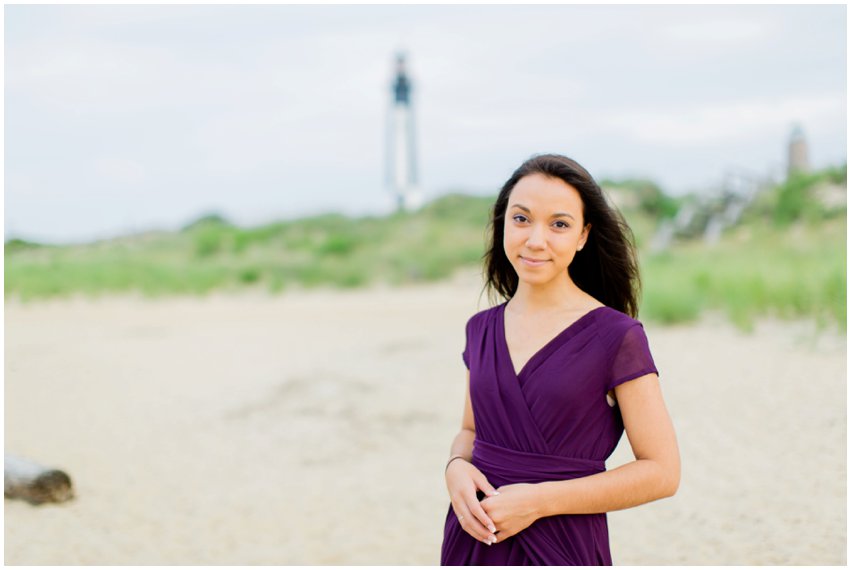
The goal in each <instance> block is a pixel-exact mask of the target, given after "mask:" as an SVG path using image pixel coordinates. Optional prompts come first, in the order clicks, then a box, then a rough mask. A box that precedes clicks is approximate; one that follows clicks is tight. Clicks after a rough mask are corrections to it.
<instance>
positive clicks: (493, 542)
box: [489, 536, 496, 544]
mask: <svg viewBox="0 0 851 570" xmlns="http://www.w3.org/2000/svg"><path fill="white" fill-rule="evenodd" d="M489 540H490V541H491V542H490V543H491V544H496V537H495V536H491V537H490V538H489Z"/></svg>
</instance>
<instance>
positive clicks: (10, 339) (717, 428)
mask: <svg viewBox="0 0 851 570" xmlns="http://www.w3.org/2000/svg"><path fill="white" fill-rule="evenodd" d="M479 290H480V288H479V282H478V278H477V277H476V276H475V275H472V274H467V275H465V274H459V276H457V277H456V278H455V279H454V280H452V281H450V282H446V283H442V284H437V285H429V286H417V287H408V288H401V289H384V288H372V289H368V290H361V291H350V292H339V291H336V292H335V291H311V292H288V293H284V294H282V295H280V296H274V297H273V296H266V295H263V294H239V295H235V296H234V295H231V296H226V295H213V296H210V297H208V298H205V299H192V298H176V299H166V300H154V301H151V300H143V299H137V298H132V297H113V298H106V299H101V300H84V299H77V300H63V301H42V302H38V303H33V304H22V303H20V302H15V301H7V303H6V308H5V349H6V350H5V449H6V451H7V452H10V453H15V454H18V455H22V456H25V457H29V458H30V459H33V460H35V461H38V462H40V463H42V464H45V465H49V466H55V467H59V468H61V469H64V470H65V471H67V472H68V473H69V474H70V475H71V477H72V479H73V481H74V486H75V489H76V493H77V498H76V499H74V500H73V501H71V502H69V503H65V504H61V505H42V506H39V507H33V506H31V505H29V504H26V503H24V502H21V501H13V500H6V502H5V562H6V564H47V565H54V564H122V565H127V564H135V565H145V564H239V565H241V564H425V565H431V564H437V563H438V561H439V551H440V544H441V539H442V531H443V522H444V517H445V516H446V512H447V508H448V505H449V502H448V497H447V494H446V490H445V486H444V481H443V467H444V462H445V460H446V458H447V457H448V451H449V445H450V442H451V440H452V438H453V437H454V435H455V433H456V432H457V430H458V428H459V423H460V417H461V410H462V406H463V396H464V383H465V369H464V365H463V363H462V361H461V351H462V349H463V347H464V323H465V322H466V320H467V318H468V317H469V316H470V315H471V314H473V313H474V312H475V311H477V310H480V309H484V308H486V307H487V302H486V298H485V297H484V296H482V297H481V299H480V298H479ZM645 328H646V331H647V334H648V337H649V339H650V344H651V350H652V352H653V355H654V357H655V359H656V363H657V366H658V368H659V370H660V377H661V382H662V388H663V392H664V395H665V398H666V402H667V405H668V408H669V410H670V413H671V415H672V418H673V420H674V424H675V427H676V430H677V436H678V439H679V443H680V450H681V454H682V461H683V472H682V483H681V485H680V489H679V492H678V493H677V495H675V496H674V497H673V498H669V499H665V500H662V501H657V502H654V503H651V504H648V505H643V506H640V507H638V508H635V509H630V510H627V511H621V512H614V513H610V514H609V525H610V535H611V548H612V555H613V559H614V562H615V564H815V565H822V564H845V563H846V340H845V336H844V335H840V334H837V333H835V332H821V333H816V332H815V331H814V327H813V326H812V325H810V324H809V323H807V322H797V323H783V322H777V321H772V320H766V321H761V322H760V323H758V324H757V327H756V330H755V332H754V333H752V334H746V333H742V332H739V331H737V330H736V329H735V328H734V327H732V326H731V325H729V324H727V323H726V322H725V321H724V320H723V319H720V318H718V317H709V318H704V319H703V320H702V321H701V322H700V323H698V324H692V325H687V326H676V327H661V326H656V325H653V324H647V325H646V327H645ZM631 459H632V456H631V452H630V448H629V443H628V441H627V439H626V438H625V437H624V438H623V440H622V441H621V444H620V446H619V447H618V449H617V450H616V452H615V454H614V455H613V456H612V458H611V459H610V461H609V462H608V465H609V468H613V467H616V466H617V465H620V464H622V463H625V462H627V461H629V460H631Z"/></svg>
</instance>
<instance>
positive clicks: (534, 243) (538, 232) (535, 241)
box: [526, 224, 546, 249]
mask: <svg viewBox="0 0 851 570" xmlns="http://www.w3.org/2000/svg"><path fill="white" fill-rule="evenodd" d="M544 231H545V230H544V228H543V227H541V226H540V225H537V224H536V225H533V226H532V227H531V229H530V230H529V237H528V238H527V239H526V246H527V247H532V248H538V249H540V248H542V247H544V244H545V243H546V237H545V234H544Z"/></svg>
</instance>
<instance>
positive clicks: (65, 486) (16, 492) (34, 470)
mask: <svg viewBox="0 0 851 570" xmlns="http://www.w3.org/2000/svg"><path fill="white" fill-rule="evenodd" d="M3 459H4V465H3V494H4V496H5V497H7V498H10V499H23V500H24V501H27V502H28V503H30V504H31V505H40V504H42V503H62V502H65V501H69V500H71V499H73V498H74V489H73V486H72V485H71V478H70V477H69V476H68V474H67V473H65V472H64V471H61V470H59V469H53V468H50V467H44V466H42V465H39V464H38V463H35V462H34V461H30V460H29V459H24V458H22V457H17V456H15V455H9V454H8V453H7V454H5V455H4V457H3Z"/></svg>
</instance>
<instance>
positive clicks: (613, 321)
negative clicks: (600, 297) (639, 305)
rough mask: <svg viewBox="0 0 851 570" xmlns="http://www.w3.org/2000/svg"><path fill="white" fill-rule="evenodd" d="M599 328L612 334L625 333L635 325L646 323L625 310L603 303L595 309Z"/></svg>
mask: <svg viewBox="0 0 851 570" xmlns="http://www.w3.org/2000/svg"><path fill="white" fill-rule="evenodd" d="M594 312H595V313H596V317H597V319H596V322H597V325H598V328H600V329H602V330H603V331H606V332H608V333H610V334H623V333H626V331H627V330H628V329H630V328H632V327H634V326H640V327H642V328H643V327H644V324H643V323H642V322H641V321H640V320H638V319H637V318H634V317H632V316H630V315H628V314H626V313H624V312H623V311H619V310H618V309H615V308H614V307H609V306H608V305H601V306H599V307H597V308H596V309H594Z"/></svg>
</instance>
